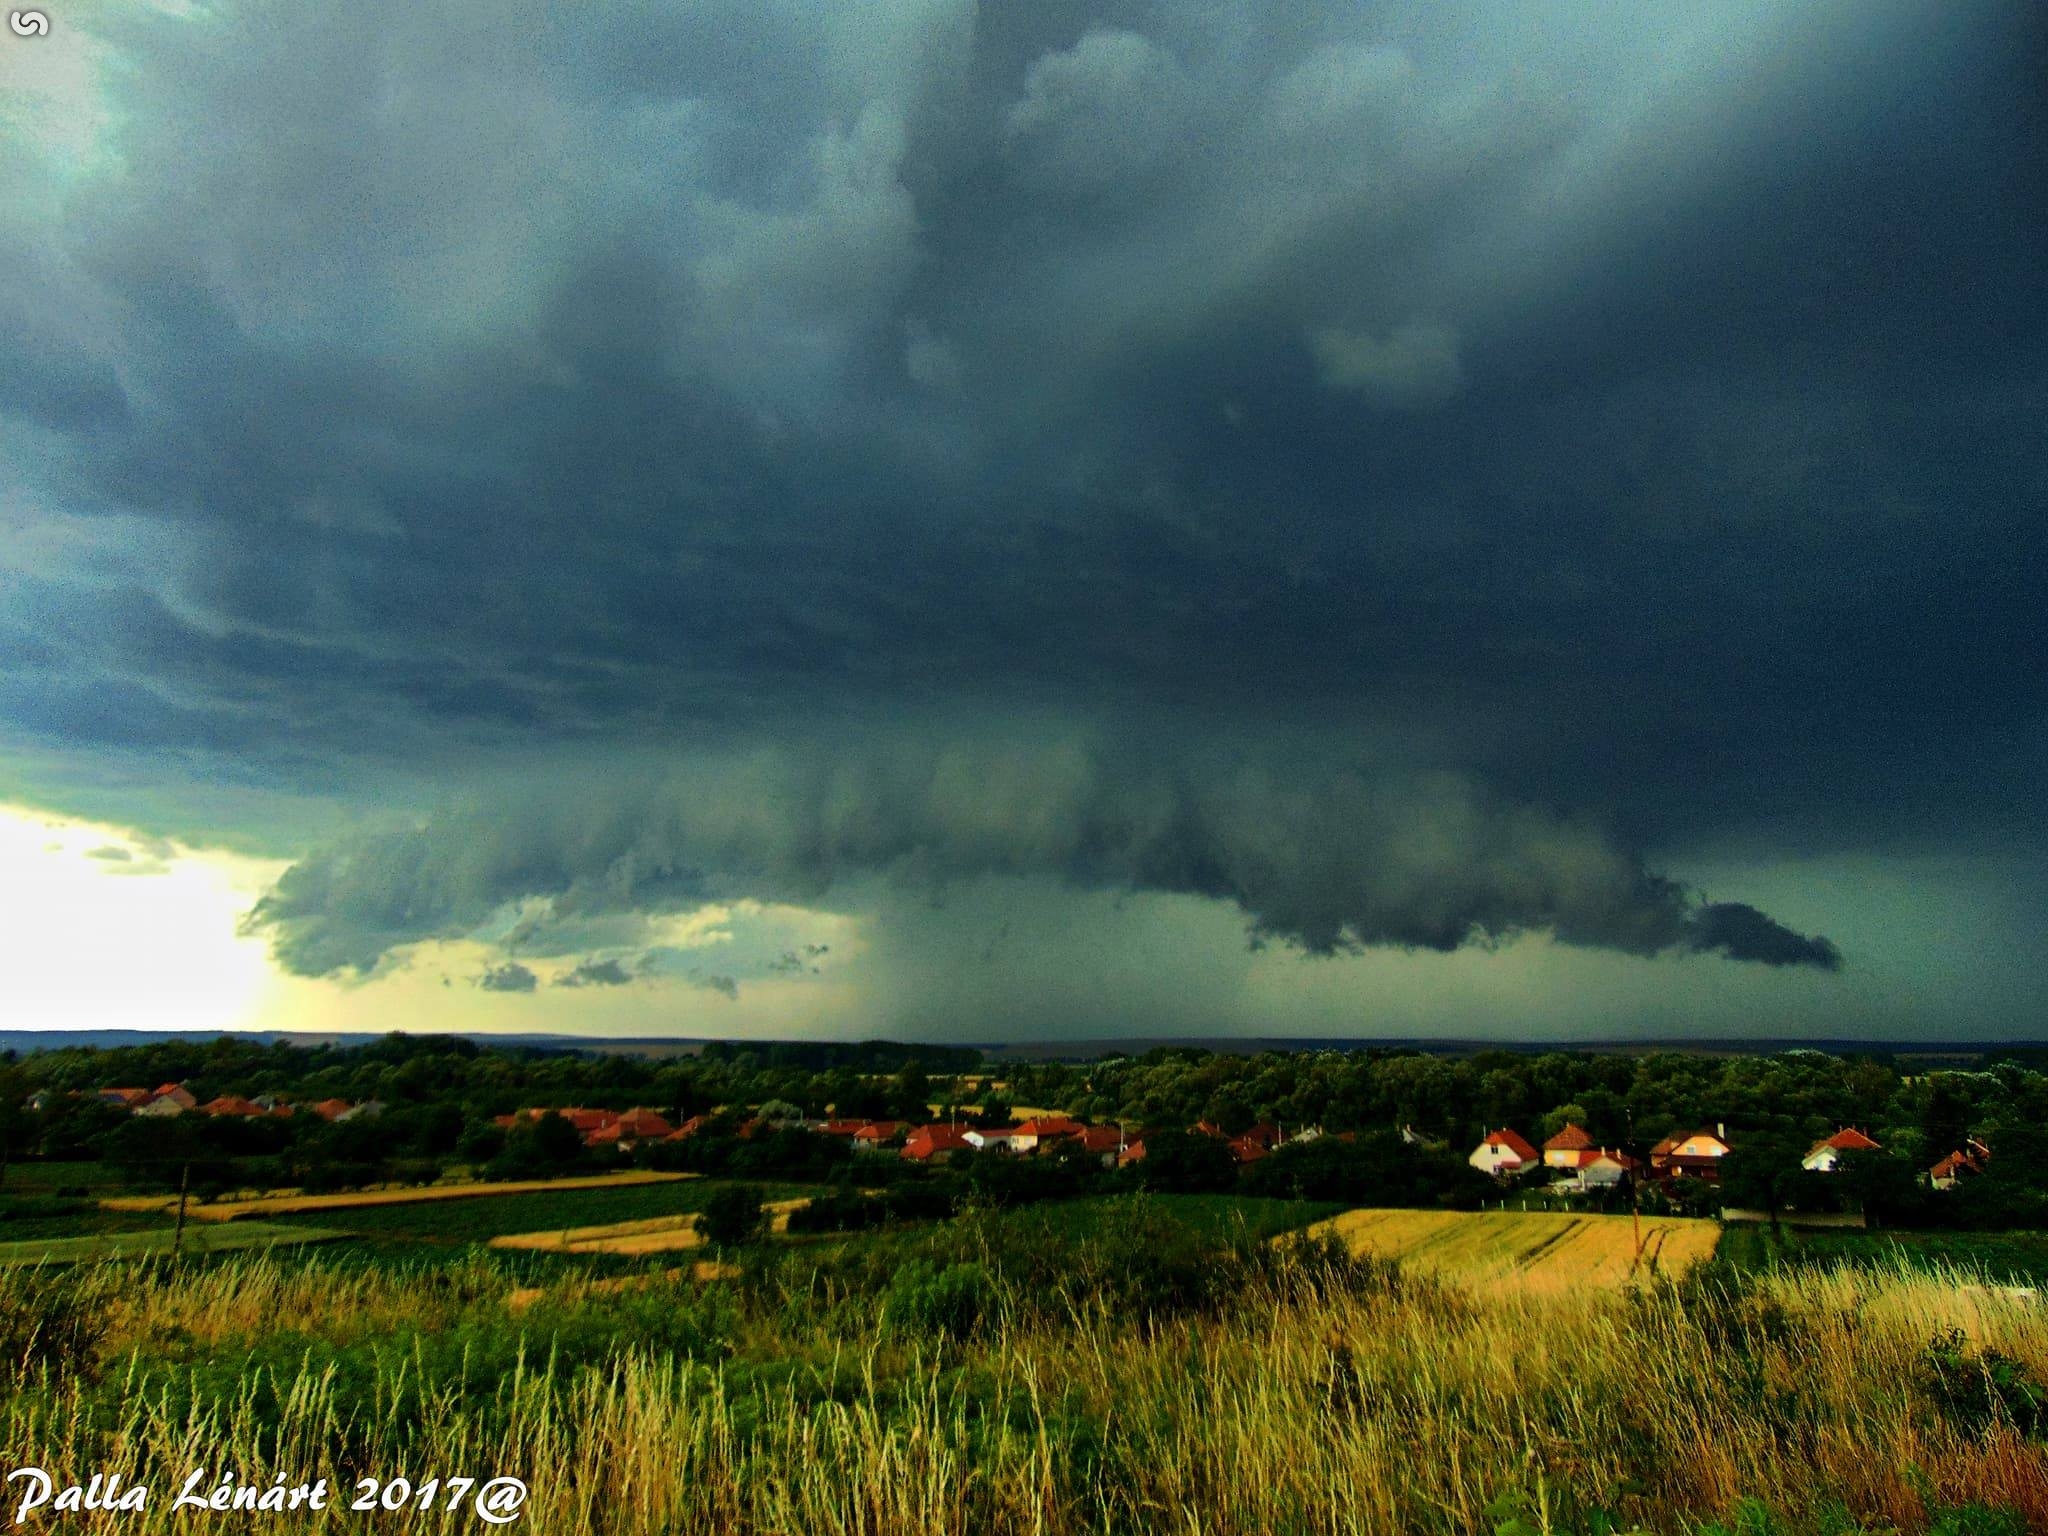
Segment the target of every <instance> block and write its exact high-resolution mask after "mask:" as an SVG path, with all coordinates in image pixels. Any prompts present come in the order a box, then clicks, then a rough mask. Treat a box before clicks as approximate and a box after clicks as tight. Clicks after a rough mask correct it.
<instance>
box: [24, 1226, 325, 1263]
mask: <svg viewBox="0 0 2048 1536" xmlns="http://www.w3.org/2000/svg"><path fill="white" fill-rule="evenodd" d="M175 1235H176V1234H175V1233H174V1232H173V1231H172V1230H171V1229H169V1228H165V1227H155V1228H151V1229H150V1230H149V1231H146V1232H99V1233H93V1234H91V1235H89V1236H85V1237H49V1238H42V1239H40V1240H38V1239H29V1240H26V1241H23V1242H18V1243H0V1269H7V1268H10V1267H13V1266H16V1265H22V1264H52V1265H58V1264H90V1263H100V1262H105V1261H108V1260H120V1259H144V1258H160V1257H163V1256H166V1255H168V1254H169V1253H170V1251H171V1246H172V1241H173V1239H174V1237H175ZM349 1236H350V1234H349V1233H347V1232H339V1231H332V1230H329V1229H327V1228H324V1227H286V1226H278V1225H275V1224H273V1223H270V1222H261V1221H249V1222H242V1223H239V1224H237V1225H236V1226H233V1227H223V1226H214V1227H211V1228H209V1227H187V1228H186V1229H185V1236H184V1240H183V1242H182V1243H181V1244H180V1250H181V1251H182V1252H184V1253H186V1254H192V1255H198V1254H207V1253H233V1252H240V1251H243V1250H247V1249H251V1248H277V1247H286V1248H290V1247H302V1246H305V1245H307V1244H310V1243H331V1242H340V1241H344V1240H346V1239H347V1238H348V1237H349Z"/></svg>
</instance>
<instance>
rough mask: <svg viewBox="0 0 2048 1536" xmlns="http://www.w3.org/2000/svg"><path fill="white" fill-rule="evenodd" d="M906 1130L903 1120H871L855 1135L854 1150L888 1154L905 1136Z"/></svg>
mask: <svg viewBox="0 0 2048 1536" xmlns="http://www.w3.org/2000/svg"><path fill="white" fill-rule="evenodd" d="M905 1129H906V1127H905V1126H904V1123H903V1122H902V1121H901V1120H870V1121H868V1123H867V1124H865V1125H863V1126H862V1127H861V1128H860V1129H859V1130H857V1131H855V1132H854V1133H853V1150H854V1151H856V1152H887V1151H888V1150H890V1148H891V1147H892V1146H894V1145H895V1143H896V1141H897V1139H898V1138H899V1137H901V1136H902V1135H903V1132H904V1130H905Z"/></svg>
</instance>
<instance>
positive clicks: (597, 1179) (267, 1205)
mask: <svg viewBox="0 0 2048 1536" xmlns="http://www.w3.org/2000/svg"><path fill="white" fill-rule="evenodd" d="M697 1177H698V1175H697V1174H694V1173H656V1172H653V1171H641V1172H635V1173H607V1174H595V1175H591V1176H589V1177H583V1178H571V1179H508V1180H506V1181H504V1182H503V1183H497V1184H486V1183H475V1184H429V1185H425V1186H422V1187H420V1188H416V1189H372V1190H363V1191H360V1192H358V1193H355V1194H346V1195H264V1196H259V1197H258V1198H256V1199H254V1200H222V1201H218V1202H214V1203H208V1204H201V1203H199V1202H197V1201H194V1202H192V1203H191V1204H189V1205H187V1207H186V1209H185V1214H186V1216H187V1217H189V1218H191V1219H193V1220H195V1221H238V1220H241V1219H243V1218H245V1217H251V1216H304V1215H309V1214H315V1213H318V1212H320V1211H348V1210H364V1209H367V1208H369V1207H372V1206H380V1205H422V1204H427V1203H430V1202H434V1201H441V1200H477V1199H486V1198H489V1197H491V1196H496V1195H531V1194H540V1193H543V1192H546V1193H555V1192H560V1191H566V1190H578V1189H630V1188H633V1187H634V1186H636V1185H643V1184H677V1183H681V1182H682V1181H683V1180H685V1179H694V1178H697ZM100 1205H101V1207H102V1208H103V1209H105V1210H109V1211H171V1210H176V1209H177V1206H178V1201H177V1197H176V1196H168V1197H166V1196H158V1195H122V1196H115V1197H112V1198H110V1199H105V1200H102V1201H100Z"/></svg>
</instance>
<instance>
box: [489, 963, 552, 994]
mask: <svg viewBox="0 0 2048 1536" xmlns="http://www.w3.org/2000/svg"><path fill="white" fill-rule="evenodd" d="M476 984H477V985H478V986H479V987H482V988H483V989H484V991H486V992H531V991H532V990H533V989H534V988H535V987H537V986H539V985H540V978H539V977H538V976H535V975H534V974H533V972H532V971H530V970H528V969H527V968H526V967H525V966H523V965H521V964H520V963H519V962H518V961H516V960H508V961H506V962H505V963H504V964H503V965H494V966H492V967H491V968H490V969H489V970H487V971H485V972H484V973H483V975H481V976H479V977H477V979H476Z"/></svg>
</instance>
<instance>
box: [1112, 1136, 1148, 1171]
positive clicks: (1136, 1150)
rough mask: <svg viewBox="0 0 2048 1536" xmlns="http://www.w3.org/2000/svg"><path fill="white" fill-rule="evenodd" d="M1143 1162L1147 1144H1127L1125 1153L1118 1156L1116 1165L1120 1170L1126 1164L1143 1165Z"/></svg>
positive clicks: (1140, 1142)
mask: <svg viewBox="0 0 2048 1536" xmlns="http://www.w3.org/2000/svg"><path fill="white" fill-rule="evenodd" d="M1143 1161H1145V1143H1144V1142H1143V1141H1133V1142H1129V1143H1127V1144H1126V1145H1125V1147H1124V1149H1123V1151H1121V1152H1119V1153H1117V1155H1116V1165H1117V1167H1119V1168H1121V1167H1123V1165H1124V1164H1125V1163H1142V1162H1143Z"/></svg>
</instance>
